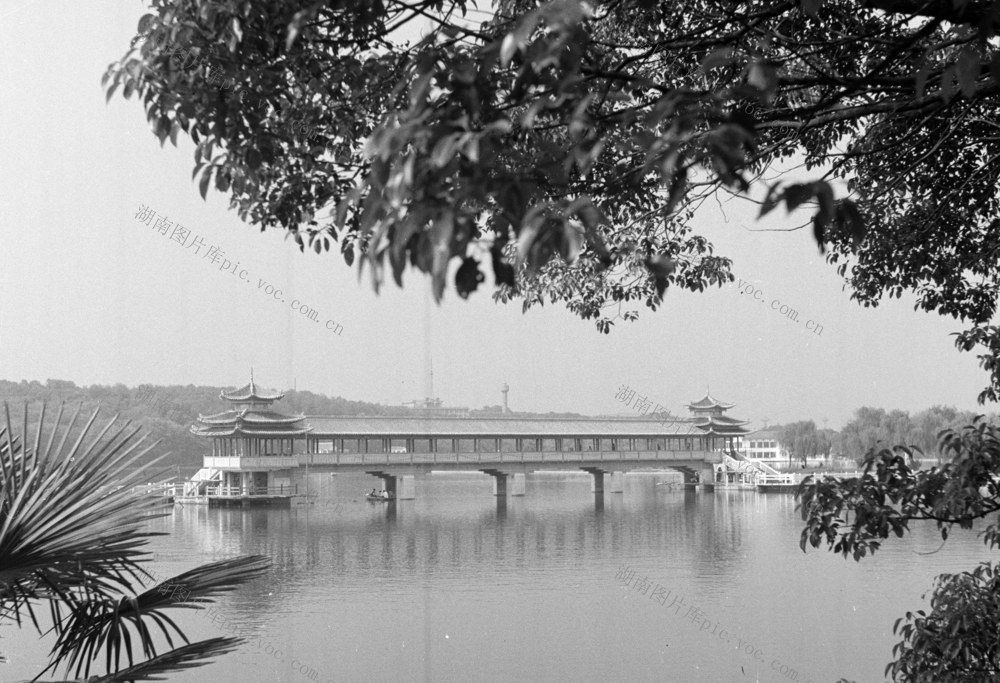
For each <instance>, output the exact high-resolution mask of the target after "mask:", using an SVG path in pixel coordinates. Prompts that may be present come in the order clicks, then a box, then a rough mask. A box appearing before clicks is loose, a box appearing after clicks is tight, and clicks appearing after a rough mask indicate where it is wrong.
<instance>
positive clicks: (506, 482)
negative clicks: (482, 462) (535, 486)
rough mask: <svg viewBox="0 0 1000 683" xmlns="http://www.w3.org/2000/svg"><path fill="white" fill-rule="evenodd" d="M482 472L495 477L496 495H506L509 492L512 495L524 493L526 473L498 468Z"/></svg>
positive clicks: (494, 493) (494, 488) (494, 492)
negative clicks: (501, 470)
mask: <svg viewBox="0 0 1000 683" xmlns="http://www.w3.org/2000/svg"><path fill="white" fill-rule="evenodd" d="M482 472H484V473H485V474H488V475H490V476H491V477H493V495H494V496H498V497H505V496H506V495H507V494H508V493H509V494H510V495H512V496H523V495H524V474H521V473H514V474H511V473H510V472H499V471H497V470H482Z"/></svg>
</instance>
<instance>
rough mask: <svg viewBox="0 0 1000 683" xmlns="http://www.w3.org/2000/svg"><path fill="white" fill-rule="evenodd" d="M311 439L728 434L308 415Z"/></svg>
mask: <svg viewBox="0 0 1000 683" xmlns="http://www.w3.org/2000/svg"><path fill="white" fill-rule="evenodd" d="M306 419H307V420H308V421H309V424H310V426H311V427H312V431H311V432H310V434H309V436H310V438H313V439H323V438H341V437H347V438H356V437H398V438H403V437H417V438H420V437H425V436H426V437H430V436H435V437H452V438H477V437H478V438H489V437H497V438H504V437H529V438H531V437H535V438H554V437H566V438H574V437H578V438H595V437H609V438H610V437H614V438H622V437H626V438H627V437H637V438H643V437H651V438H655V437H662V436H692V437H694V436H706V435H707V436H716V435H718V436H722V435H726V436H728V435H729V434H731V433H732V432H731V431H726V432H725V433H723V432H721V431H718V429H719V428H720V427H722V426H723V425H721V424H719V425H716V424H706V425H704V426H703V425H700V424H698V422H695V421H694V420H688V419H677V420H669V421H666V422H661V421H660V420H650V419H645V420H644V419H638V418H522V417H472V418H461V417H451V418H449V417H426V416H422V417H384V416H373V417H322V416H312V415H310V416H308V417H307V418H306Z"/></svg>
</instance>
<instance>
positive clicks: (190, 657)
mask: <svg viewBox="0 0 1000 683" xmlns="http://www.w3.org/2000/svg"><path fill="white" fill-rule="evenodd" d="M80 411H81V409H80V408H77V409H76V411H75V412H74V413H73V414H72V415H71V416H70V417H69V420H68V421H66V422H65V423H64V421H63V416H64V408H63V407H62V406H60V408H59V411H58V414H57V415H56V418H55V422H54V424H46V423H45V406H44V405H43V406H42V409H41V413H40V416H39V421H38V428H37V430H36V431H35V434H34V438H33V439H32V440H31V442H30V444H26V442H25V436H26V435H27V430H28V427H27V425H28V418H27V413H28V408H27V406H25V407H24V421H23V426H22V429H21V433H20V435H19V434H17V433H15V431H14V429H13V428H12V426H11V419H10V410H9V408H8V406H7V404H6V403H4V411H3V424H0V622H2V621H3V620H4V619H9V620H14V621H15V622H16V623H17V624H18V625H21V623H22V616H23V615H24V614H27V615H28V616H29V617H30V619H31V621H32V623H33V625H34V627H35V628H36V629H37V630H38V631H39V632H40V633H42V634H43V635H45V634H46V633H48V631H44V632H43V630H42V628H41V627H40V626H39V620H38V619H37V618H36V615H35V612H34V609H35V606H36V605H37V604H44V605H47V606H48V608H49V611H50V614H51V618H52V623H53V624H54V626H53V628H52V631H54V632H55V633H56V635H57V640H56V643H55V645H54V646H53V648H52V653H51V661H50V664H49V666H48V667H46V670H48V669H51V668H53V667H56V666H58V665H59V664H61V663H65V664H66V669H67V673H68V672H69V671H70V670H71V669H73V668H75V669H76V672H77V675H79V674H80V672H81V671H82V672H83V675H84V677H87V676H89V674H90V668H91V664H92V662H94V661H96V660H97V659H99V658H102V657H103V659H104V660H105V664H106V667H107V671H108V672H109V673H108V674H107V675H108V676H120V675H121V674H122V671H124V670H118V667H119V665H120V664H121V658H122V655H123V654H124V655H125V657H126V659H127V661H128V664H129V669H128V670H134V671H135V672H136V673H135V674H134V675H132V678H107V680H152V677H153V676H155V675H156V674H157V672H158V671H159V672H163V671H172V670H177V669H179V668H189V667H191V666H198V665H200V664H203V663H205V662H206V661H207V659H208V658H210V657H213V656H216V655H218V654H221V653H222V652H226V651H228V650H230V649H232V648H233V647H235V645H236V643H238V642H239V641H238V640H235V639H229V638H221V639H220V638H217V639H212V640H209V641H201V642H199V643H194V644H187V643H188V641H187V638H186V637H185V636H184V634H183V632H182V631H181V629H180V628H179V627H178V626H177V625H176V624H175V623H174V622H173V621H172V620H171V619H170V617H169V616H167V614H166V610H168V609H170V608H188V609H192V608H194V609H200V608H201V607H202V606H203V604H204V603H206V602H211V600H212V596H215V595H218V594H219V593H221V592H224V591H227V590H232V589H233V588H234V587H236V586H238V585H240V584H242V583H245V582H247V581H249V580H251V579H253V578H255V577H257V576H260V574H261V573H262V572H263V571H264V570H265V569H266V568H267V565H268V561H267V559H266V558H263V557H259V556H255V557H245V558H236V559H228V560H222V561H220V562H215V563H212V564H208V565H205V566H203V567H198V568H196V569H193V570H191V571H189V572H185V573H183V574H180V575H178V576H176V577H174V578H172V579H169V580H168V581H165V582H162V583H161V584H159V585H157V586H154V587H153V588H150V589H147V590H144V591H142V592H139V593H138V594H136V592H135V589H136V588H138V587H142V586H143V585H144V583H145V581H146V580H148V579H149V578H150V575H149V574H148V573H147V572H146V571H145V569H144V568H143V565H144V564H145V563H146V562H147V561H148V559H149V554H148V553H147V552H146V551H145V549H144V546H145V545H146V544H147V543H148V542H149V539H150V538H151V537H153V536H158V535H162V534H161V533H160V532H153V531H149V530H148V522H149V521H150V520H151V519H154V518H156V517H159V516H162V515H164V514H167V511H166V509H165V507H164V499H163V498H162V497H161V496H155V495H149V494H148V493H144V492H143V491H144V489H142V488H140V489H136V490H133V487H136V486H138V485H139V484H141V483H142V482H143V481H148V480H150V470H151V468H152V466H153V465H154V464H155V462H156V461H157V460H158V459H159V458H157V459H156V460H153V461H152V462H151V463H147V464H140V463H141V461H143V460H144V459H146V458H147V456H148V455H149V454H150V452H151V451H152V450H153V449H155V448H156V446H157V445H158V443H159V442H154V443H148V442H147V440H146V437H145V436H137V435H138V432H139V429H138V428H133V427H131V425H130V422H128V421H125V422H118V417H117V416H115V417H114V418H112V419H111V420H110V421H109V422H108V423H107V424H106V425H104V426H103V427H102V428H100V429H99V430H97V433H96V434H94V435H93V436H92V437H91V434H92V433H93V432H94V431H95V428H94V425H95V422H96V420H97V417H98V413H99V409H98V410H95V411H94V412H93V414H92V415H90V416H89V417H88V418H86V419H85V420H83V421H82V422H81V424H79V425H78V424H77V422H78V419H79V418H80ZM46 432H47V433H46ZM46 436H47V438H45V437H46ZM88 439H89V440H88ZM43 442H45V444H44V446H43ZM54 445H55V447H54V448H53V446H54ZM160 457H163V456H160ZM167 586H169V587H170V590H169V591H168V590H166V587H167ZM154 634H155V635H159V636H163V637H164V638H165V640H166V642H167V644H168V646H170V647H171V648H172V647H173V642H174V641H173V638H174V636H179V638H180V639H181V640H183V641H184V643H186V644H185V645H183V646H181V647H179V648H176V649H172V650H170V651H168V652H164V653H162V654H159V655H158V654H157V652H156V647H155V644H154ZM133 641H135V643H136V645H135V646H136V647H137V648H141V654H142V656H143V657H146V658H148V659H147V660H146V661H144V662H139V663H136V661H135V660H136V655H137V654H138V652H134V651H133ZM43 673H44V672H43ZM102 680H104V679H102Z"/></svg>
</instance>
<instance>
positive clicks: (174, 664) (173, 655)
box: [91, 638, 241, 683]
mask: <svg viewBox="0 0 1000 683" xmlns="http://www.w3.org/2000/svg"><path fill="white" fill-rule="evenodd" d="M240 642H241V641H240V639H239V638H210V639H208V640H199V641H198V642H195V643H191V644H189V645H185V646H183V647H179V648H176V649H174V650H171V651H170V652H164V653H163V654H162V655H158V656H156V657H153V658H152V659H149V660H146V661H145V662H140V663H139V664H136V665H134V666H130V667H128V668H127V669H122V670H121V671H117V672H115V673H113V674H108V675H106V676H101V677H100V678H97V679H96V680H93V681H91V683H125V682H126V681H162V680H163V675H164V674H166V673H170V672H172V671H183V670H184V669H194V668H197V667H199V666H204V665H205V664H207V663H208V661H207V660H209V659H211V658H212V657H218V656H219V655H224V654H226V653H227V652H232V651H233V650H235V649H236V648H237V647H239V644H240Z"/></svg>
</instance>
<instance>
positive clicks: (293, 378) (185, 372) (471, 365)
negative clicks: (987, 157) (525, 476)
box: [0, 0, 994, 428]
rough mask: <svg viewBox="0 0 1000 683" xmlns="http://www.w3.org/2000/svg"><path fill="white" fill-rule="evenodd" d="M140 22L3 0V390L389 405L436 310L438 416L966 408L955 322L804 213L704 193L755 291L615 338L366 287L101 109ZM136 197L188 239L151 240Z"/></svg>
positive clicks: (177, 152)
mask: <svg viewBox="0 0 1000 683" xmlns="http://www.w3.org/2000/svg"><path fill="white" fill-rule="evenodd" d="M143 13H144V7H143V4H142V3H140V2H137V1H125V2H123V1H122V0H116V1H115V2H110V1H104V0H101V1H100V2H98V1H93V2H86V3H81V2H71V1H69V0H63V1H56V0H53V1H47V2H44V3H42V2H37V1H36V2H30V1H28V0H6V1H5V2H4V3H3V4H0V88H2V89H0V158H2V161H3V163H2V166H0V181H2V190H0V239H2V242H0V378H2V379H7V380H13V381H20V380H25V379H26V380H39V381H42V382H44V381H45V380H46V379H50V378H52V379H67V380H72V381H74V382H76V383H77V384H79V385H90V384H116V383H122V384H125V385H127V386H136V385H139V384H143V383H153V384H185V385H186V384H194V385H223V386H236V385H241V384H244V383H246V381H247V380H248V376H249V372H250V367H251V366H252V367H253V368H254V375H255V379H256V380H257V382H258V383H259V384H262V385H264V386H268V387H275V388H281V389H288V388H292V387H295V388H298V389H300V390H301V389H306V390H310V391H315V392H319V393H323V394H327V395H332V396H343V397H345V398H347V399H352V400H364V401H374V402H380V403H386V404H400V403H404V402H406V401H411V400H414V399H419V398H422V397H423V396H424V394H425V391H424V386H425V382H424V377H425V373H424V368H425V362H424V358H425V334H424V318H425V314H426V311H427V310H428V309H429V310H430V321H431V335H430V338H431V355H432V359H433V368H434V394H435V395H437V396H438V397H440V398H441V399H442V400H443V401H444V402H445V404H446V405H457V406H469V407H476V408H478V407H481V406H484V405H495V404H498V403H500V401H501V394H500V389H501V386H502V385H503V384H504V383H505V382H506V383H507V384H508V385H509V386H510V399H509V400H510V407H511V408H512V409H514V410H530V411H539V412H548V411H573V412H579V413H584V414H612V413H627V412H629V410H632V408H631V407H627V406H625V404H624V403H623V402H622V401H620V400H619V399H617V398H616V395H617V394H618V393H619V391H620V390H621V389H622V388H623V387H627V388H628V389H629V390H635V392H636V394H635V395H636V396H644V397H646V398H647V399H648V400H649V402H650V403H651V404H653V405H655V404H660V405H661V406H662V407H664V408H667V409H669V410H671V411H673V412H674V413H678V414H681V413H684V412H685V411H686V408H685V405H686V404H687V403H689V402H691V401H694V400H697V399H699V398H701V397H702V396H703V395H704V394H705V393H706V391H707V390H710V391H711V393H712V395H713V396H715V397H717V398H719V399H721V400H725V401H728V402H731V403H734V404H736V407H735V408H733V409H732V410H731V411H730V413H731V414H732V415H734V416H735V417H739V418H742V419H747V420H751V421H752V423H753V425H754V426H761V425H762V424H764V422H765V421H766V422H768V423H770V424H777V423H784V422H790V421H793V420H806V419H812V420H815V421H816V423H817V425H819V426H828V427H830V428H839V427H840V426H842V425H843V424H844V423H845V422H846V421H847V420H849V419H850V416H851V415H852V413H853V412H854V410H855V409H857V408H858V407H860V406H874V407H882V408H886V409H892V408H899V409H903V410H908V411H911V412H913V411H919V410H922V409H925V408H927V407H929V406H931V405H935V404H944V405H954V406H957V407H959V408H962V409H967V410H977V409H978V410H982V409H981V408H978V407H977V404H976V400H975V399H976V395H977V394H978V393H979V391H980V390H981V389H982V388H983V386H985V384H986V381H987V376H986V374H985V373H984V372H983V371H982V370H980V369H979V367H978V363H977V361H976V358H975V356H974V354H969V353H960V352H958V351H957V350H956V349H955V347H954V344H953V338H952V337H951V336H950V335H951V334H952V333H954V332H957V331H958V330H959V329H960V324H959V323H957V322H955V321H952V320H951V319H944V318H941V317H939V316H936V315H931V314H927V313H923V312H918V311H914V310H913V298H912V297H908V296H904V297H903V298H902V299H901V300H891V301H887V302H885V303H883V304H882V305H881V306H879V307H878V308H875V309H866V308H863V307H861V306H859V305H858V304H857V303H854V302H852V301H851V300H850V298H849V294H848V292H847V291H846V290H845V289H844V285H843V281H842V280H841V279H840V278H839V277H838V276H837V274H836V272H835V271H834V268H833V267H832V266H830V265H828V264H826V263H825V261H824V259H823V257H822V256H821V255H820V254H819V252H818V250H817V247H816V244H815V242H814V241H813V240H812V237H811V235H810V234H809V231H808V230H797V231H789V230H788V229H789V228H791V227H793V226H795V225H797V224H798V223H800V222H801V221H802V220H803V219H804V218H805V217H806V216H805V215H804V214H792V215H791V216H786V215H785V214H784V212H783V211H781V210H778V211H774V212H772V213H771V214H769V215H768V216H767V217H765V218H764V219H761V220H757V219H756V213H757V211H756V207H754V206H752V205H749V204H747V203H746V202H740V201H732V200H723V199H722V198H720V201H719V202H708V203H706V204H705V205H704V206H703V208H702V209H701V210H700V211H699V213H698V214H697V215H696V216H695V219H694V220H695V227H696V231H698V232H701V233H702V234H705V235H706V236H707V237H709V238H710V239H711V240H712V241H713V242H714V244H715V246H716V250H717V253H720V254H723V255H726V256H729V257H730V258H731V259H732V260H733V262H734V265H733V273H734V274H735V275H736V276H737V277H738V278H739V279H741V280H743V281H744V282H746V283H749V284H750V286H751V287H752V290H751V291H750V292H748V293H746V294H741V293H740V291H739V286H738V284H734V285H730V286H726V287H723V288H719V289H713V290H711V291H709V292H707V293H690V292H684V291H680V290H670V291H668V293H667V295H666V301H665V303H664V305H663V306H662V307H661V308H660V309H659V310H657V311H656V312H652V311H649V310H648V309H645V308H643V309H641V310H640V317H639V320H638V322H635V323H624V322H621V321H620V322H619V324H618V325H616V326H615V329H614V330H613V331H612V333H611V334H610V335H603V334H600V333H598V332H597V330H596V328H595V327H594V325H593V323H592V322H591V321H583V320H580V319H579V318H576V317H574V316H573V315H572V314H571V313H569V312H568V311H567V310H565V309H564V308H561V307H559V306H551V305H546V306H545V307H543V308H541V309H533V310H531V311H529V312H527V313H526V314H522V312H521V305H520V303H519V302H515V303H513V304H507V305H503V304H496V303H494V302H493V301H492V299H491V297H490V292H491V290H490V288H488V287H487V288H484V287H480V290H479V291H478V292H477V293H475V294H474V295H472V296H471V297H470V298H469V300H467V301H463V300H461V299H459V298H458V296H457V295H456V294H455V293H454V291H453V290H452V289H449V290H448V291H447V292H446V294H445V298H444V301H443V302H442V303H441V304H440V305H436V304H432V303H431V304H429V303H428V294H427V293H428V290H429V285H428V283H427V280H426V278H425V277H424V276H423V275H422V274H421V273H419V272H417V271H408V272H407V273H406V274H405V275H404V288H403V289H399V288H397V287H396V285H395V284H394V283H392V282H391V281H390V282H389V283H388V284H387V285H386V286H385V287H383V289H382V290H381V292H380V293H379V294H376V293H375V292H374V291H373V289H372V286H371V283H370V280H369V278H368V276H367V273H365V276H364V277H362V278H360V279H359V277H358V270H357V264H355V266H354V267H348V266H347V265H346V264H345V263H344V261H343V258H342V257H341V256H340V255H339V253H328V254H323V255H316V254H315V253H313V252H306V253H302V252H300V251H299V250H298V247H297V246H296V245H295V244H294V243H293V242H291V241H289V240H286V239H285V238H284V235H283V234H281V233H278V232H266V233H261V232H260V231H259V230H258V229H257V228H255V227H253V226H250V225H247V224H244V223H242V221H241V220H240V219H239V217H238V216H237V215H236V214H235V213H234V212H232V211H230V210H229V209H228V198H227V197H226V196H223V195H221V194H219V193H217V192H215V191H214V190H213V191H210V192H209V194H208V198H207V201H203V200H202V198H201V196H200V195H199V193H198V189H197V187H196V184H195V183H194V182H192V180H191V172H192V170H193V168H194V159H193V150H194V148H193V145H192V144H191V142H190V140H189V139H186V138H183V137H181V138H178V147H176V148H175V147H173V146H171V145H170V143H169V142H168V143H167V145H166V146H164V147H162V148H161V146H160V144H159V141H158V140H157V139H156V137H155V136H154V135H153V133H152V131H151V129H150V127H149V125H148V124H147V122H146V119H145V115H144V112H143V110H142V107H141V105H140V103H139V102H138V101H136V100H135V99H133V100H124V99H122V97H121V96H120V94H119V95H116V96H115V97H114V98H113V99H112V100H111V102H110V103H107V104H106V103H105V98H104V93H103V91H102V88H101V85H100V79H101V76H102V75H103V73H104V71H105V70H106V68H107V66H108V64H109V63H111V62H113V61H116V60H117V59H118V58H120V57H121V56H122V55H123V54H124V53H125V51H126V50H127V47H128V44H129V40H130V39H131V38H132V37H133V36H134V35H135V33H136V24H137V22H138V19H139V17H140V16H141V15H142V14H143ZM809 177H810V176H808V175H803V176H802V179H803V180H806V179H809ZM142 207H146V208H148V209H149V210H151V211H153V212H155V213H156V214H157V215H158V216H159V217H162V218H164V219H165V220H169V221H170V222H171V223H172V224H180V225H183V226H185V227H187V228H188V229H189V230H190V232H191V237H190V239H189V242H192V241H194V236H197V237H199V238H201V241H202V243H203V244H204V246H203V247H199V246H198V245H193V246H192V245H190V244H189V245H188V246H182V245H181V244H179V243H177V242H172V241H171V240H170V239H169V237H168V236H164V235H161V234H159V233H158V232H156V231H154V230H153V229H152V227H151V226H147V225H146V224H144V223H143V222H141V221H140V220H138V219H137V218H136V215H137V213H138V212H139V211H140V209H141V208H142ZM196 247H198V248H197V251H198V253H196ZM211 247H216V249H215V250H213V251H212V255H213V256H214V255H216V254H217V253H218V252H221V253H220V254H218V255H219V258H220V259H221V260H219V261H217V262H215V263H213V262H212V261H211V260H210V258H211V256H209V249H210V248H211ZM207 256H208V258H206V257H207ZM226 261H228V262H229V264H234V263H237V262H238V263H239V264H240V265H239V266H231V265H230V266H229V267H228V268H233V267H235V268H236V272H231V271H230V270H229V269H228V268H227V269H223V266H224V264H225V262H226ZM243 271H246V273H245V274H243V279H241V277H240V274H242V273H243ZM491 283H492V276H489V277H488V280H487V283H485V284H491ZM276 290H280V293H278V292H277V291H276ZM754 291H757V292H759V293H758V294H756V295H755V294H753V292H754ZM268 292H272V293H270V294H269V293H268ZM296 302H298V306H297V307H296V308H298V309H301V307H302V306H303V305H304V306H306V307H307V309H315V310H316V311H317V313H316V314H315V316H314V317H315V320H311V319H310V318H309V317H308V315H303V314H302V313H301V312H300V311H299V310H293V309H292V306H293V305H295V304H296ZM774 302H777V303H776V304H775V303H774ZM782 305H788V306H790V307H791V308H793V309H795V310H797V311H799V315H798V322H797V323H796V322H794V321H792V320H789V319H787V318H786V317H784V316H783V315H782V314H781V313H780V307H781V306H782ZM772 306H774V308H777V309H778V310H773V309H772ZM807 323H811V324H808V325H807ZM338 326H340V333H339V334H337V333H336V330H337V329H338ZM817 326H821V330H820V331H819V332H818V333H817ZM807 327H809V328H813V329H807ZM327 328H332V329H327ZM987 410H988V411H990V412H992V411H993V410H994V408H993V407H992V406H987Z"/></svg>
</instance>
